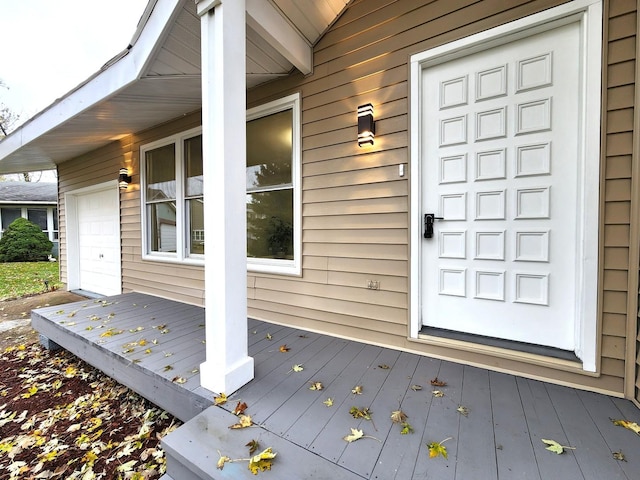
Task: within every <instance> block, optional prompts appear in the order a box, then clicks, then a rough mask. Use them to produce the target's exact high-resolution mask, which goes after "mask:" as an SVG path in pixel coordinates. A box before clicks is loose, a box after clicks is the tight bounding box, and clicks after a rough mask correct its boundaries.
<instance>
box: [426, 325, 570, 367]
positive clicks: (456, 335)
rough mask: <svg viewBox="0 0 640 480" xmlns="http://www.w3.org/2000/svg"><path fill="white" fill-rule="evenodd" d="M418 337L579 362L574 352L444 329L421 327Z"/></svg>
mask: <svg viewBox="0 0 640 480" xmlns="http://www.w3.org/2000/svg"><path fill="white" fill-rule="evenodd" d="M419 334H420V335H429V336H431V337H439V338H447V339H449V340H458V341H461V342H469V343H477V344H480V345H487V346H490V347H496V348H504V349H505V350H515V351H518V352H524V353H530V354H533V355H540V356H543V357H551V358H558V359H560V360H567V361H569V362H578V363H580V362H581V360H580V359H579V358H578V357H576V354H575V352H572V351H569V350H562V349H560V348H555V347H547V346H544V345H534V344H532V343H525V342H517V341H515V340H504V339H502V338H494V337H485V336H483V335H475V334H473V333H464V332H456V331H453V330H446V329H444V328H435V327H427V326H423V327H422V328H421V329H420V332H419Z"/></svg>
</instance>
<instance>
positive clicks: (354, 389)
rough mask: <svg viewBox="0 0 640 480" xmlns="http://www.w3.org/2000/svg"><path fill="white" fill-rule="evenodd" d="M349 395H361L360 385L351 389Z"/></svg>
mask: <svg viewBox="0 0 640 480" xmlns="http://www.w3.org/2000/svg"><path fill="white" fill-rule="evenodd" d="M351 393H353V394H354V395H362V385H356V386H355V387H353V389H351Z"/></svg>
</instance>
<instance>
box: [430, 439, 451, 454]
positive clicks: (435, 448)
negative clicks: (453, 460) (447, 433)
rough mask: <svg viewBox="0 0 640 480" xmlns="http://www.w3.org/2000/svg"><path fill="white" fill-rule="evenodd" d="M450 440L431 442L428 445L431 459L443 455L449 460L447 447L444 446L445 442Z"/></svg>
mask: <svg viewBox="0 0 640 480" xmlns="http://www.w3.org/2000/svg"><path fill="white" fill-rule="evenodd" d="M447 440H449V439H448V438H447V439H445V440H443V441H442V442H431V443H428V444H427V448H428V449H429V458H435V457H437V456H438V455H442V456H443V457H444V458H447V447H445V446H444V445H443V443H444V442H446V441H447Z"/></svg>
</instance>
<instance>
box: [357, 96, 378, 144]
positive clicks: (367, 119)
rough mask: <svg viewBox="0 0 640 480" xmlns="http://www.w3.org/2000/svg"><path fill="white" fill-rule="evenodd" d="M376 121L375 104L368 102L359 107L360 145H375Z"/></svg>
mask: <svg viewBox="0 0 640 480" xmlns="http://www.w3.org/2000/svg"><path fill="white" fill-rule="evenodd" d="M375 134H376V122H375V121H374V120H373V105H371V104H370V103H367V104H365V105H360V106H359V107H358V146H360V147H362V146H363V145H373V137H374V136H375Z"/></svg>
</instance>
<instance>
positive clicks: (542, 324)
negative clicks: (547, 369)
mask: <svg viewBox="0 0 640 480" xmlns="http://www.w3.org/2000/svg"><path fill="white" fill-rule="evenodd" d="M580 35H581V29H580V23H579V22H573V23H569V24H565V25H562V26H559V27H556V28H554V29H552V30H549V31H545V32H542V33H537V34H535V35H532V36H529V37H526V38H520V39H518V40H515V41H511V42H509V43H506V44H503V45H500V46H496V47H493V48H489V49H485V50H483V51H480V52H476V53H473V54H469V55H466V56H462V57H458V58H456V59H454V60H450V61H447V62H444V63H440V64H437V65H433V66H429V67H426V68H424V70H422V72H421V75H422V79H421V84H422V89H423V90H422V95H421V98H422V104H421V106H420V109H421V112H420V113H421V117H422V120H421V121H422V129H421V132H420V135H421V145H420V150H421V152H422V154H421V158H420V162H421V198H422V200H421V202H422V205H421V210H422V213H423V214H434V216H435V217H442V219H435V220H434V222H433V236H432V237H431V238H423V239H421V248H422V251H421V265H420V269H421V272H420V274H421V290H422V291H421V298H422V301H421V321H422V325H423V326H428V327H434V328H438V329H445V330H453V331H457V332H465V333H471V334H476V335H482V336H488V337H495V338H501V339H508V340H515V341H520V342H526V343H531V344H537V345H545V346H551V347H556V348H559V349H563V350H569V351H573V350H575V349H576V336H577V335H576V331H577V330H576V329H577V325H578V322H580V319H579V318H577V317H578V313H579V308H578V304H579V301H580V299H579V295H580V288H581V286H580V284H579V283H580V280H579V278H580V276H579V270H580V265H579V264H578V262H579V261H580V255H579V253H578V250H579V248H578V245H579V243H580V238H579V236H580V235H582V234H584V232H583V225H582V223H581V222H582V220H581V219H582V218H583V217H584V215H583V213H584V212H583V211H582V205H581V201H580V198H581V195H582V192H583V189H585V188H587V189H588V188H595V189H596V190H597V184H596V185H586V184H585V177H584V175H585V172H583V171H582V167H581V162H580V160H579V159H580V158H581V156H582V155H583V154H584V152H583V151H582V148H583V144H584V138H583V128H584V123H583V122H584V119H583V118H581V113H580V112H582V111H583V105H582V104H581V99H582V98H583V91H582V86H583V83H582V80H583V79H582V74H581V71H583V66H582V65H581V58H582V57H581V51H580V49H581V37H580ZM596 178H597V177H596ZM593 214H594V215H597V212H593ZM594 224H595V222H594ZM425 228H426V227H424V226H423V229H425ZM423 231H424V230H423ZM587 234H590V235H596V236H597V231H593V232H587Z"/></svg>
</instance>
